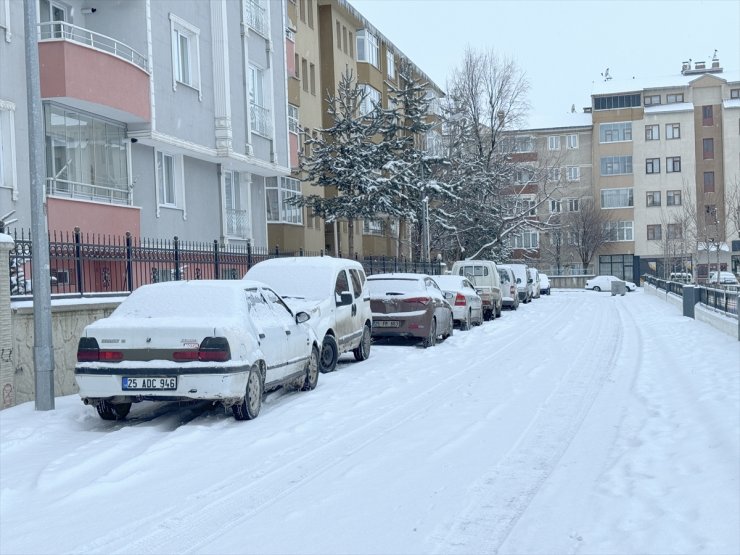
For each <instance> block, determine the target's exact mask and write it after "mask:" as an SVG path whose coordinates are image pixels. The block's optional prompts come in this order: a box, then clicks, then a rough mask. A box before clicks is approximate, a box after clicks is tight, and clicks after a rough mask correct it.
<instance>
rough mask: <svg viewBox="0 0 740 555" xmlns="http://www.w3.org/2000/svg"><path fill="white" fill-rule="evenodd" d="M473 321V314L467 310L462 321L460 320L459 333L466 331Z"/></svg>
mask: <svg viewBox="0 0 740 555" xmlns="http://www.w3.org/2000/svg"><path fill="white" fill-rule="evenodd" d="M472 321H473V313H472V311H471V310H470V309H468V313H467V314H466V315H465V319H464V320H460V331H468V330H469V329H470V326H471V325H472Z"/></svg>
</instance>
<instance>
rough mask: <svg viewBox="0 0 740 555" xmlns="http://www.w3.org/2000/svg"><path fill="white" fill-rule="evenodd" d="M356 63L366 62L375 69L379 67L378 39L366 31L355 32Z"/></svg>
mask: <svg viewBox="0 0 740 555" xmlns="http://www.w3.org/2000/svg"><path fill="white" fill-rule="evenodd" d="M357 61H358V62H367V63H369V64H372V65H374V66H375V67H377V68H379V67H380V66H379V62H380V47H379V46H378V38H377V37H376V36H375V35H373V34H372V33H371V32H370V31H368V30H367V29H361V30H360V31H357Z"/></svg>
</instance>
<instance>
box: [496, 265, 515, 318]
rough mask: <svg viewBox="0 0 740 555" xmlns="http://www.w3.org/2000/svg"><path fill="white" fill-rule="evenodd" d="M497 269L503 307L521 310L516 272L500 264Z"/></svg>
mask: <svg viewBox="0 0 740 555" xmlns="http://www.w3.org/2000/svg"><path fill="white" fill-rule="evenodd" d="M497 268H498V276H499V281H501V305H502V306H503V307H504V308H509V309H511V310H516V309H517V308H519V293H518V291H517V286H516V277H515V276H514V271H513V270H512V269H511V267H510V266H507V265H506V264H498V265H497Z"/></svg>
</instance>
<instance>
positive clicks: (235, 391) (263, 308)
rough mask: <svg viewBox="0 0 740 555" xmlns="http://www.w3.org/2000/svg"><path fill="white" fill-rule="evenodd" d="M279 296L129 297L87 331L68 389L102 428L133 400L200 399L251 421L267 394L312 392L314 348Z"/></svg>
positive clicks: (225, 285)
mask: <svg viewBox="0 0 740 555" xmlns="http://www.w3.org/2000/svg"><path fill="white" fill-rule="evenodd" d="M309 318H310V316H309V315H308V314H307V313H306V312H297V313H294V312H293V311H292V310H291V309H290V308H289V307H288V306H287V305H286V304H285V302H284V301H283V300H282V299H281V298H280V296H279V295H278V294H277V293H275V292H274V291H273V290H271V289H270V288H269V287H267V286H266V285H265V284H263V283H259V282H255V281H246V280H238V281H230V280H202V281H170V282H163V283H155V284H151V285H143V286H141V287H139V288H138V289H136V290H134V291H133V292H132V293H131V295H129V296H128V297H127V298H126V299H125V300H124V301H123V302H122V303H121V304H120V305H119V306H118V307H117V308H116V309H115V310H114V311H113V313H112V314H111V315H110V316H108V317H107V318H102V319H100V320H98V321H96V322H94V323H92V324H90V325H88V326H87V327H85V329H84V332H83V334H82V337H81V338H80V340H79V344H78V349H77V364H76V366H75V380H76V382H77V385H78V386H79V394H80V397H81V398H82V401H83V402H84V403H85V404H86V405H93V406H95V408H96V409H97V411H98V414H99V415H100V417H101V418H103V419H104V420H117V419H122V418H125V417H126V415H127V414H128V412H129V410H130V408H131V404H132V403H136V402H139V401H184V400H191V399H207V400H212V401H214V402H218V403H221V404H222V405H223V406H224V407H227V408H230V409H231V410H232V412H233V414H234V417H235V418H236V419H237V420H249V419H252V418H256V417H257V415H258V414H259V411H260V407H261V405H262V397H263V394H264V392H266V391H269V390H272V389H276V388H278V387H280V386H285V385H290V386H294V387H296V388H298V389H301V390H311V389H314V388H315V387H316V383H317V381H318V374H319V369H318V366H319V345H318V341H317V339H316V334H315V333H314V331H313V329H312V328H311V327H310V326H308V325H307V324H306V323H305V322H307V321H308V320H309Z"/></svg>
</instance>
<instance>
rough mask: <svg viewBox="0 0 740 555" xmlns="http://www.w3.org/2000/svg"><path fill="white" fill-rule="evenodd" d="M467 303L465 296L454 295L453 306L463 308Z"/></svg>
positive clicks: (460, 294)
mask: <svg viewBox="0 0 740 555" xmlns="http://www.w3.org/2000/svg"><path fill="white" fill-rule="evenodd" d="M466 304H467V302H466V301H465V295H463V294H462V293H458V294H457V295H455V306H465V305H466Z"/></svg>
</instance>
